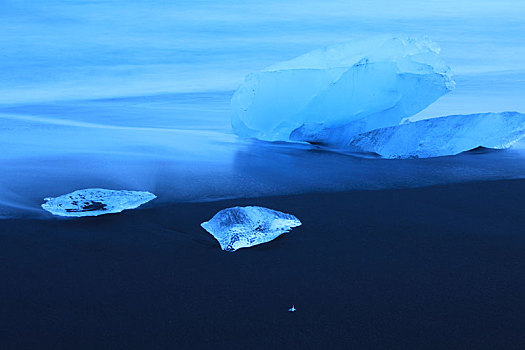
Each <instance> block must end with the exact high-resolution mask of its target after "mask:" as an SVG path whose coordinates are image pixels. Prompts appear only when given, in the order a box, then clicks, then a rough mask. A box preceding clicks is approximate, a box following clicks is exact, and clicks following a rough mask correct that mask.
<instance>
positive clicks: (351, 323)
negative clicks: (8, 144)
mask: <svg viewBox="0 0 525 350" xmlns="http://www.w3.org/2000/svg"><path fill="white" fill-rule="evenodd" d="M524 198H525V181H524V180H513V181H494V182H479V183H462V184H451V185H443V186H434V187H426V188H417V189H402V190H384V191H353V192H345V193H319V194H304V195H294V196H283V197H266V198H254V199H235V200H226V201H218V202H208V203H189V204H188V203H185V204H170V205H166V206H163V207H149V208H148V207H147V206H146V207H145V208H144V209H140V210H134V211H126V212H123V213H121V214H115V215H107V216H101V217H96V218H83V219H76V220H70V219H67V220H65V219H54V218H51V219H49V220H28V219H24V220H22V219H11V220H0V278H1V281H2V283H1V285H0V348H1V349H83V348H86V349H135V348H137V349H186V348H188V349H190V348H191V349H199V348H204V349H248V348H250V349H251V348H260V349H271V348H283V349H286V348H288V349H291V348H316V349H329V348H332V349H350V348H353V349H467V348H468V349H495V348H499V349H523V348H525V215H524V209H523V208H524V203H525V201H524ZM236 205H261V206H265V207H269V208H272V209H277V210H281V211H285V212H289V213H292V214H294V215H296V216H297V217H298V218H299V219H300V220H301V221H302V222H303V225H302V226H301V227H298V228H296V229H294V230H293V231H292V232H291V233H288V234H285V235H283V236H281V237H279V238H278V239H276V240H274V241H272V242H270V243H266V244H263V245H260V246H257V247H252V248H248V249H241V250H239V251H237V252H234V253H228V252H223V251H221V250H220V248H219V245H218V243H217V242H216V241H215V240H214V239H213V237H212V236H211V235H209V234H208V233H207V232H206V231H204V230H203V229H202V228H201V227H200V223H201V222H203V221H206V220H208V219H209V218H211V217H212V216H213V215H214V214H215V213H216V212H217V211H219V210H220V209H224V208H226V207H231V206H236ZM292 304H294V305H295V307H296V308H297V311H296V312H295V313H290V312H288V311H287V310H288V308H290V307H291V306H292Z"/></svg>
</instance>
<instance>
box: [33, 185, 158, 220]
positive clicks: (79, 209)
mask: <svg viewBox="0 0 525 350" xmlns="http://www.w3.org/2000/svg"><path fill="white" fill-rule="evenodd" d="M155 198H157V196H155V195H154V194H152V193H150V192H141V191H115V190H105V189H102V188H89V189H85V190H78V191H74V192H71V193H69V194H65V195H62V196H60V197H56V198H45V199H44V200H45V201H46V202H45V203H44V204H42V208H44V209H45V210H47V211H48V212H50V213H51V214H53V215H58V216H70V217H80V216H98V215H103V214H111V213H120V212H121V211H123V210H126V209H135V208H137V207H139V206H140V205H142V204H144V203H147V202H149V201H151V200H152V199H155Z"/></svg>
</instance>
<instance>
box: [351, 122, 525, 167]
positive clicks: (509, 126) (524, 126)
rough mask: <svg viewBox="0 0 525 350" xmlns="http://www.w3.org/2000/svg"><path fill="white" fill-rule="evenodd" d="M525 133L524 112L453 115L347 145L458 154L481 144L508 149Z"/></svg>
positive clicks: (385, 153)
mask: <svg viewBox="0 0 525 350" xmlns="http://www.w3.org/2000/svg"><path fill="white" fill-rule="evenodd" d="M523 137H525V114H521V113H517V112H503V113H481V114H469V115H451V116H446V117H440V118H433V119H425V120H420V121H416V122H412V123H406V124H401V125H398V126H394V127H388V128H382V129H377V130H373V131H370V132H367V133H363V134H360V135H357V136H355V137H354V138H353V139H352V140H351V141H350V142H349V144H348V145H347V148H348V149H349V150H352V151H357V152H374V153H377V154H379V155H381V156H382V157H384V158H429V157H439V156H447V155H455V154H458V153H461V152H465V151H469V150H472V149H475V148H478V147H484V148H492V149H505V148H508V147H510V146H512V145H513V144H514V143H516V142H518V141H519V140H520V139H522V138H523Z"/></svg>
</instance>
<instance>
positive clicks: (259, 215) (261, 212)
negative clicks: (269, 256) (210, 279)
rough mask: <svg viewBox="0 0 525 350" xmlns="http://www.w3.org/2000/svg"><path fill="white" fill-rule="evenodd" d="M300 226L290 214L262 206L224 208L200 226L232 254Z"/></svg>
mask: <svg viewBox="0 0 525 350" xmlns="http://www.w3.org/2000/svg"><path fill="white" fill-rule="evenodd" d="M300 225H301V221H299V219H297V218H296V217H295V216H293V215H291V214H286V213H282V212H280V211H277V210H272V209H268V208H263V207H234V208H228V209H223V210H221V211H219V212H218V213H217V214H215V216H214V217H213V218H212V219H211V220H210V221H207V222H203V223H202V224H201V226H202V227H203V228H204V229H205V230H206V231H208V232H209V233H211V235H212V236H213V237H215V239H216V240H217V241H218V242H219V244H220V245H221V248H222V249H223V250H226V251H229V252H233V251H236V250H237V249H239V248H246V247H251V246H254V245H257V244H261V243H265V242H269V241H271V240H273V239H275V238H276V237H278V236H280V235H281V234H283V233H286V232H289V231H290V230H291V229H292V228H293V227H296V226H300Z"/></svg>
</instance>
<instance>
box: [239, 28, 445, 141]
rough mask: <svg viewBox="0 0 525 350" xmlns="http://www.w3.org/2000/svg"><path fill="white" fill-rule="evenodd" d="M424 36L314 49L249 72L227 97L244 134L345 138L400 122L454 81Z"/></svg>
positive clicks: (274, 137) (285, 138)
mask: <svg viewBox="0 0 525 350" xmlns="http://www.w3.org/2000/svg"><path fill="white" fill-rule="evenodd" d="M438 53H439V48H438V47H437V45H436V44H435V43H433V42H432V41H430V40H429V39H411V38H409V39H401V38H385V37H381V38H374V39H369V40H366V41H352V42H347V43H343V44H338V45H335V46H331V47H328V48H325V49H321V50H315V51H312V52H310V53H307V54H305V55H303V56H300V57H297V58H295V59H292V60H290V61H287V62H282V63H278V64H275V65H273V66H271V67H269V68H267V69H265V70H263V71H261V72H258V73H252V74H249V75H248V76H247V77H246V78H245V81H244V83H243V84H242V85H241V86H240V87H239V89H238V90H237V91H236V92H235V94H234V95H233V97H232V101H231V105H232V115H231V122H232V127H233V129H234V131H235V132H236V133H237V134H238V135H240V136H243V137H255V138H258V139H262V140H268V141H276V140H280V141H289V140H296V141H308V142H317V143H325V144H345V143H348V141H349V139H350V138H351V137H352V136H353V135H356V134H359V133H363V132H367V131H371V130H373V129H377V128H382V127H388V126H394V125H398V124H399V123H400V122H401V120H402V119H403V118H406V117H409V116H412V115H414V114H416V113H417V112H419V111H421V110H422V109H424V108H425V107H427V106H428V105H429V104H431V103H432V102H434V101H435V100H437V99H438V98H439V97H440V96H442V95H443V94H445V93H447V92H448V91H450V90H451V89H453V87H454V81H453V80H452V76H451V72H450V69H449V68H448V66H446V65H445V63H444V62H443V61H442V60H441V59H440V58H439V56H438Z"/></svg>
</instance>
